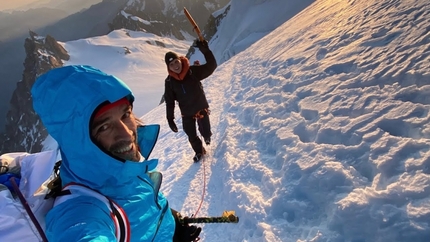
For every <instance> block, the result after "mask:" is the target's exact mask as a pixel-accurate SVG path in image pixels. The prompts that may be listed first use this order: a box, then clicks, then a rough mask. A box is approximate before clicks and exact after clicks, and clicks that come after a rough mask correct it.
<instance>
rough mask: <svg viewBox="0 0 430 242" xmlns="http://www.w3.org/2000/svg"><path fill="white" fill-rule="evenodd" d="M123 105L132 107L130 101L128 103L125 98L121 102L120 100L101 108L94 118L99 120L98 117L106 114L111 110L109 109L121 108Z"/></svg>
mask: <svg viewBox="0 0 430 242" xmlns="http://www.w3.org/2000/svg"><path fill="white" fill-rule="evenodd" d="M121 104H127V105H130V101H128V99H127V98H126V97H124V98H121V99H120V100H118V101H116V102H113V103H109V104H106V105H104V106H103V107H101V108H100V109H99V110H98V111H97V113H96V114H95V115H94V118H97V117H98V116H100V115H102V114H103V113H104V112H106V111H107V110H109V109H111V108H113V107H116V106H119V105H121Z"/></svg>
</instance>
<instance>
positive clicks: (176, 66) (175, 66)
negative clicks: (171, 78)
mask: <svg viewBox="0 0 430 242" xmlns="http://www.w3.org/2000/svg"><path fill="white" fill-rule="evenodd" d="M169 69H170V70H171V71H173V72H174V73H176V74H179V73H181V71H182V63H181V60H179V59H175V60H174V61H172V62H170V63H169Z"/></svg>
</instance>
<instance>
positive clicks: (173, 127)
mask: <svg viewBox="0 0 430 242" xmlns="http://www.w3.org/2000/svg"><path fill="white" fill-rule="evenodd" d="M167 122H168V123H169V127H170V129H171V130H172V131H173V132H175V133H177V132H178V127H176V124H175V121H173V119H168V120H167Z"/></svg>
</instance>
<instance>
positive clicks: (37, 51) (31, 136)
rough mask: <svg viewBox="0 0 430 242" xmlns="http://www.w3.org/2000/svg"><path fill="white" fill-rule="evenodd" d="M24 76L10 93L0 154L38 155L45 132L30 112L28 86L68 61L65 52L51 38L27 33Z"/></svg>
mask: <svg viewBox="0 0 430 242" xmlns="http://www.w3.org/2000/svg"><path fill="white" fill-rule="evenodd" d="M24 47H25V52H26V54H27V56H26V58H25V62H24V73H23V75H22V80H21V81H20V82H18V83H17V86H16V89H15V91H14V92H13V94H12V98H11V101H10V109H9V112H8V113H7V116H6V131H5V133H4V134H3V135H2V139H1V143H0V147H1V152H2V153H6V152H17V151H26V152H39V151H41V149H42V148H43V145H42V142H43V141H44V140H45V138H46V137H47V135H48V133H47V131H46V129H45V128H44V126H43V125H42V122H41V121H40V119H39V117H38V116H37V114H36V113H35V112H34V110H33V104H32V98H31V87H32V86H33V84H34V82H35V80H36V78H37V77H38V76H40V75H41V74H43V73H45V72H47V71H49V70H51V69H53V68H56V67H60V66H62V65H63V61H62V60H69V58H70V56H69V55H68V54H67V51H66V50H65V49H64V48H63V47H62V46H61V45H60V44H59V43H58V42H57V41H56V40H55V39H54V38H53V37H51V36H49V35H48V36H46V37H41V36H38V35H37V34H36V33H34V32H31V31H30V37H29V38H27V39H26V40H25V44H24Z"/></svg>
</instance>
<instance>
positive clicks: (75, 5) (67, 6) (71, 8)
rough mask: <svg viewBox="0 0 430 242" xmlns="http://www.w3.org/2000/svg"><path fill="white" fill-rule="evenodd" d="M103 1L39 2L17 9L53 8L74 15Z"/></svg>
mask: <svg viewBox="0 0 430 242" xmlns="http://www.w3.org/2000/svg"><path fill="white" fill-rule="evenodd" d="M101 1H102V0H73V1H70V0H39V1H34V2H32V3H29V4H26V5H22V6H21V7H19V8H17V9H15V10H18V11H27V10H29V9H37V8H53V9H58V10H62V11H65V12H67V13H68V14H73V13H76V12H79V11H81V10H82V9H86V8H89V7H90V6H92V5H94V4H97V3H99V2H101Z"/></svg>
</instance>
